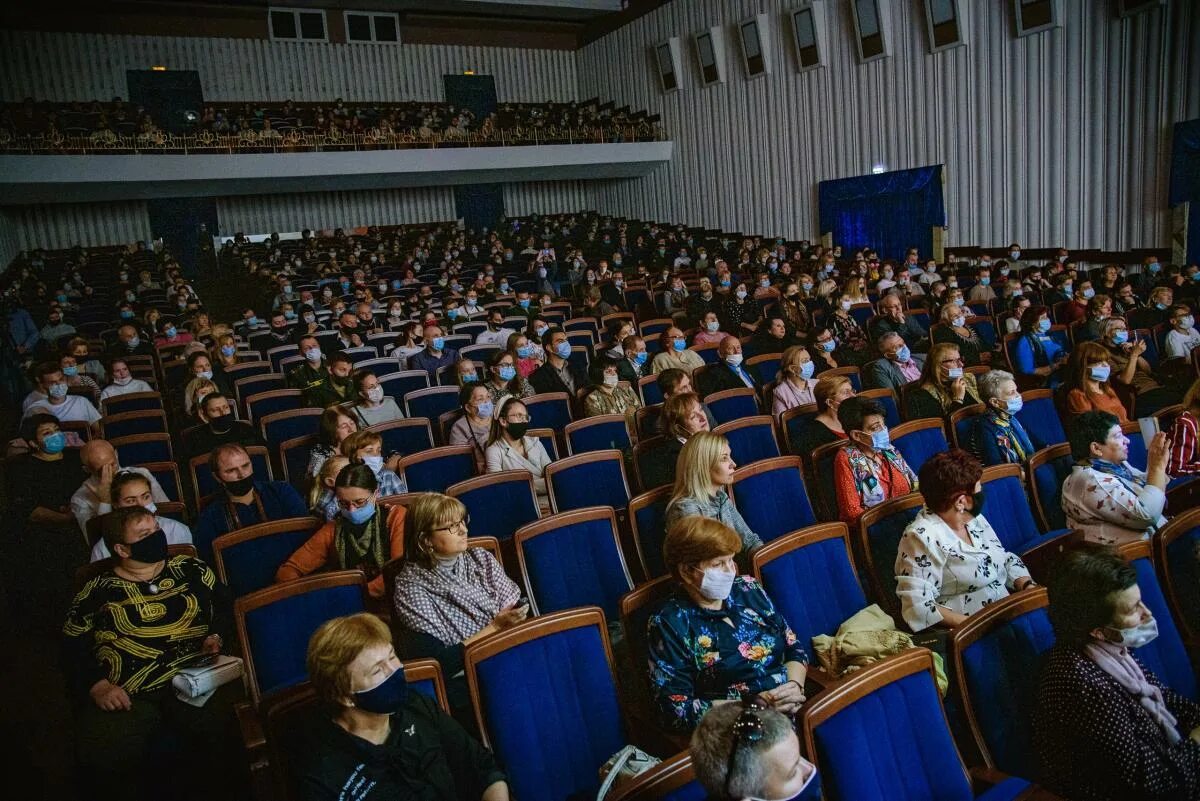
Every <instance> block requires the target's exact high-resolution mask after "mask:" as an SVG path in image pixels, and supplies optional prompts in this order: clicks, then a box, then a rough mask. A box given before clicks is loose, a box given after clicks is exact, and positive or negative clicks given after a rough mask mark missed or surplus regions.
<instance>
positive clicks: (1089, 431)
mask: <svg viewBox="0 0 1200 801" xmlns="http://www.w3.org/2000/svg"><path fill="white" fill-rule="evenodd" d="M1120 422H1121V421H1120V420H1118V419H1117V416H1116V415H1115V414H1110V413H1109V412H1101V411H1090V412H1084V413H1083V414H1081V415H1079V416H1078V417H1076V418H1075V419H1074V420H1072V421H1071V434H1070V437H1069V438H1070V441H1071V457H1072V458H1073V459H1075V460H1076V461H1083V460H1084V459H1088V458H1091V455H1092V443H1093V442H1104V441H1105V440H1107V439H1108V432H1110V431H1112V427H1113V426H1115V425H1117V424H1118V423H1120Z"/></svg>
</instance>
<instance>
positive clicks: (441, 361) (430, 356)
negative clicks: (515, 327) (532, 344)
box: [408, 325, 512, 381]
mask: <svg viewBox="0 0 1200 801" xmlns="http://www.w3.org/2000/svg"><path fill="white" fill-rule="evenodd" d="M508 333H510V334H511V333H512V332H511V331H510V332H508ZM421 341H422V342H424V343H425V349H424V350H422V351H421V352H419V353H414V354H413V355H411V356H409V357H408V369H410V370H424V371H425V372H426V373H427V374H428V375H429V379H430V381H432V380H433V379H434V378H435V377H436V375H437V371H438V368H441V367H449V366H450V365H452V364H454V363H455V362H456V361H458V351H456V350H454V349H453V348H447V347H446V338H445V336H444V335H443V334H442V329H441V328H440V327H439V326H436V325H427V326H425V328H424V329H423V331H422V332H421ZM507 341H508V337H507V336H505V337H504V338H503V339H501V340H500V341H499V342H497V343H495V344H496V345H497V346H498V347H503V346H504V343H505V342H507ZM480 344H486V343H480Z"/></svg>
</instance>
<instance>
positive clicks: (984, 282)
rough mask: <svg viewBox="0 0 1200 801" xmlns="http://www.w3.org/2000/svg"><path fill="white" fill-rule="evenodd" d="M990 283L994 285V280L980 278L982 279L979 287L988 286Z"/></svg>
mask: <svg viewBox="0 0 1200 801" xmlns="http://www.w3.org/2000/svg"><path fill="white" fill-rule="evenodd" d="M990 283H992V279H991V278H980V279H979V285H980V286H987V285H988V284H990Z"/></svg>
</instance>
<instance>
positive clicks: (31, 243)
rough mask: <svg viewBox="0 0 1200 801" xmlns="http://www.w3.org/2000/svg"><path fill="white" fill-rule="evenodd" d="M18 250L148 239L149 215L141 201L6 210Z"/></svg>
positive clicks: (127, 242) (125, 242) (23, 207)
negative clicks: (13, 230)
mask: <svg viewBox="0 0 1200 801" xmlns="http://www.w3.org/2000/svg"><path fill="white" fill-rule="evenodd" d="M6 213H7V215H8V217H9V219H10V220H11V224H12V226H13V228H14V229H15V232H16V241H17V244H18V246H19V247H18V249H19V250H29V249H32V248H37V247H42V248H48V249H50V250H56V249H59V248H69V247H72V246H73V245H83V246H85V247H99V246H102V245H126V244H129V243H130V242H136V241H138V240H139V239H142V240H146V241H147V242H149V241H150V237H151V231H150V217H149V215H148V214H147V212H146V204H145V203H144V202H142V201H128V202H114V203H53V204H46V205H42V206H13V207H11V208H8V209H6Z"/></svg>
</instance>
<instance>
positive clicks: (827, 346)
mask: <svg viewBox="0 0 1200 801" xmlns="http://www.w3.org/2000/svg"><path fill="white" fill-rule="evenodd" d="M836 347H837V343H836V342H834V341H833V340H832V339H830V340H827V341H825V342H822V343H821V350H823V351H825V352H826V353H833V349H834V348H836Z"/></svg>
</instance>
